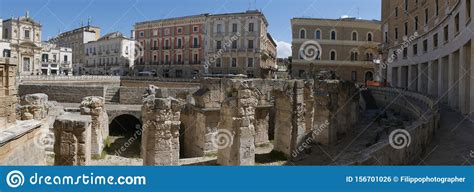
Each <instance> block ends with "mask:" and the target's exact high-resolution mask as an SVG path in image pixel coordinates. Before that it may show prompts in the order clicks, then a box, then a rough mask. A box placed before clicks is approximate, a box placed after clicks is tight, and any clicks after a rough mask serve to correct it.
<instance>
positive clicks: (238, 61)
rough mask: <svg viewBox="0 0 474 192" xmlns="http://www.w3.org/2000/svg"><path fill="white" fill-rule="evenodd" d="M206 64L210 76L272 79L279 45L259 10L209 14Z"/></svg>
mask: <svg viewBox="0 0 474 192" xmlns="http://www.w3.org/2000/svg"><path fill="white" fill-rule="evenodd" d="M206 26H207V30H206V31H207V37H208V39H207V40H206V65H207V66H208V68H209V71H208V73H210V74H244V75H247V77H250V78H253V77H262V78H273V76H272V75H273V73H274V72H275V71H276V68H277V61H276V59H277V57H276V43H275V41H274V40H273V39H272V37H271V35H270V34H269V33H268V32H267V31H268V21H267V19H266V18H265V15H263V13H261V12H260V11H246V12H241V13H228V14H216V15H209V16H208V19H207V22H206Z"/></svg>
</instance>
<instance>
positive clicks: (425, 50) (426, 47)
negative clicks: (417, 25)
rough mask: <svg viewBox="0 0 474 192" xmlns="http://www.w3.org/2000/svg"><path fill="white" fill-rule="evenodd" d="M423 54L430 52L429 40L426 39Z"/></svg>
mask: <svg viewBox="0 0 474 192" xmlns="http://www.w3.org/2000/svg"><path fill="white" fill-rule="evenodd" d="M423 52H424V53H426V52H428V39H425V40H424V41H423Z"/></svg>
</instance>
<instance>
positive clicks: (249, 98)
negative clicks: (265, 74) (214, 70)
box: [214, 80, 258, 165]
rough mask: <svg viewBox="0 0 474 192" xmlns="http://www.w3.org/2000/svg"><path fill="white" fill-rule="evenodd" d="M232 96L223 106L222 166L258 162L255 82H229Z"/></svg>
mask: <svg viewBox="0 0 474 192" xmlns="http://www.w3.org/2000/svg"><path fill="white" fill-rule="evenodd" d="M229 83H231V85H230V86H229V89H228V90H229V91H228V92H227V93H226V95H228V96H229V97H228V98H227V99H226V100H225V101H224V103H223V105H222V109H221V119H220V123H219V126H218V129H219V130H218V133H217V135H216V137H215V138H214V139H216V140H217V141H215V143H217V147H218V153H217V163H218V164H220V165H254V164H255V108H256V107H257V105H258V99H257V98H258V94H257V93H256V91H255V89H254V87H253V85H252V84H251V81H248V80H232V81H229Z"/></svg>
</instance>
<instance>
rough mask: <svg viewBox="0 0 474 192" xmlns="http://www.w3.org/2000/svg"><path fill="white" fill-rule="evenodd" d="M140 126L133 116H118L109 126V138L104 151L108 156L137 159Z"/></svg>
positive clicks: (138, 154)
mask: <svg viewBox="0 0 474 192" xmlns="http://www.w3.org/2000/svg"><path fill="white" fill-rule="evenodd" d="M141 139H142V124H141V122H140V120H139V119H137V118H136V117H135V116H133V115H127V114H126V115H120V116H117V117H115V118H114V119H113V120H112V122H111V123H110V124H109V138H108V141H107V146H106V149H105V151H106V152H107V153H108V154H110V155H115V156H121V157H127V158H139V157H140V147H141Z"/></svg>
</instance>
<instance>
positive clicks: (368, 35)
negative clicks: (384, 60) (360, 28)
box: [367, 33, 373, 41]
mask: <svg viewBox="0 0 474 192" xmlns="http://www.w3.org/2000/svg"><path fill="white" fill-rule="evenodd" d="M372 39H373V38H372V33H367V41H373V40H372Z"/></svg>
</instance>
